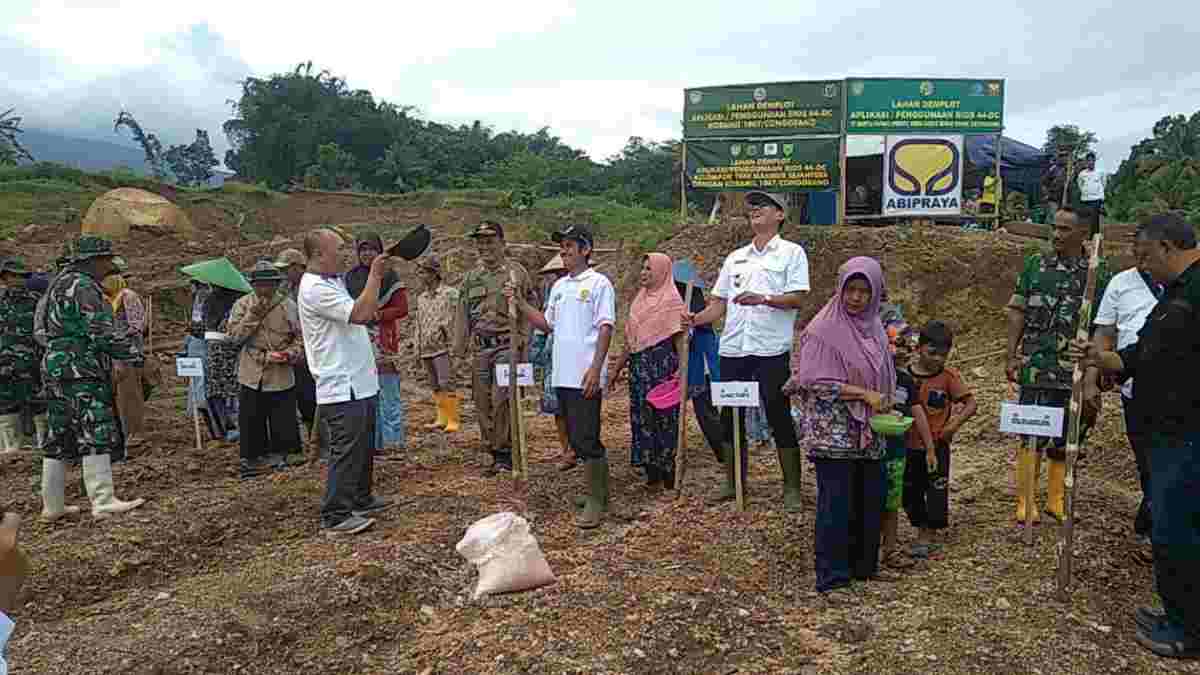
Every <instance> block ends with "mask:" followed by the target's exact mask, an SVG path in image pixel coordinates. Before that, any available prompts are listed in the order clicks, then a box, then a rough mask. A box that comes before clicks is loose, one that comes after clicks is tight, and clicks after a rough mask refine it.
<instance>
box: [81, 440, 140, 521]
mask: <svg viewBox="0 0 1200 675" xmlns="http://www.w3.org/2000/svg"><path fill="white" fill-rule="evenodd" d="M83 484H84V487H86V488H87V493H88V497H90V498H91V500H92V517H93V518H95V519H97V520H101V519H103V518H109V517H111V516H112V515H114V514H117V513H125V512H126V511H132V510H134V509H136V508H137V507H139V506H141V505H142V504H145V503H146V500H145V499H135V500H133V501H131V502H123V501H121V500H119V499H117V497H116V495H115V494H114V492H113V477H112V460H111V459H110V458H109V456H108V455H106V454H105V455H88V456H87V457H84V458H83Z"/></svg>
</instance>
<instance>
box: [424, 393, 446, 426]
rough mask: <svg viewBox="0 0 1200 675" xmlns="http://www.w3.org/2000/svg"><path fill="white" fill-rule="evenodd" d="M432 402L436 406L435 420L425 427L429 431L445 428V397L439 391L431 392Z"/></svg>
mask: <svg viewBox="0 0 1200 675" xmlns="http://www.w3.org/2000/svg"><path fill="white" fill-rule="evenodd" d="M433 402H434V404H435V405H436V406H437V419H436V420H434V421H433V422H431V423H429V424H426V425H425V428H426V429H430V430H432V429H441V428H442V427H444V426H446V395H445V394H443V393H442V392H440V391H435V392H433Z"/></svg>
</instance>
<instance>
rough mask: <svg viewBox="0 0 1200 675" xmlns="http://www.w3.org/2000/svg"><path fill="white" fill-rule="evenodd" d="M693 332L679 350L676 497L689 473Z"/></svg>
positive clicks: (687, 301) (688, 297)
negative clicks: (689, 375)
mask: <svg viewBox="0 0 1200 675" xmlns="http://www.w3.org/2000/svg"><path fill="white" fill-rule="evenodd" d="M688 266H689V267H691V268H692V275H691V276H690V277H689V278H688V283H687V290H686V291H684V294H683V311H685V312H690V311H692V291H694V290H695V286H696V269H695V267H693V266H692V263H691V261H690V260H689V261H688ZM691 341H692V332H691V331H684V332H683V344H682V345H681V346H680V348H679V429H678V434H679V435H678V437H677V441H676V443H675V495H676V496H682V495H683V477H684V474H685V473H687V402H688V365H689V363H690V361H691V359H689V358H688V356H689V354H690V353H691V352H690V349H691Z"/></svg>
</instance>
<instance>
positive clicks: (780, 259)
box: [712, 235, 809, 358]
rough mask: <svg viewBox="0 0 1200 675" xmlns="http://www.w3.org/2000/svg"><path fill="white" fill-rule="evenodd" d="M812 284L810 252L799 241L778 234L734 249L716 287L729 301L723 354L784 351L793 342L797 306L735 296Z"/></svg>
mask: <svg viewBox="0 0 1200 675" xmlns="http://www.w3.org/2000/svg"><path fill="white" fill-rule="evenodd" d="M808 290H809V285H808V255H807V254H806V253H805V252H804V248H803V247H802V246H800V245H799V244H796V243H793V242H790V241H787V240H786V239H783V238H782V237H780V236H779V235H775V237H774V238H772V239H771V241H769V242H767V245H766V247H765V248H764V249H762V250H761V251H760V250H758V249H757V248H755V246H754V242H750V244H748V245H746V246H743V247H742V248H739V249H738V250H736V251H734V252H733V253H730V254H729V257H727V258H725V263H724V264H723V265H721V274H720V276H718V277H717V283H716V285H715V286H714V287H713V290H712V294H713V295H714V296H715V297H718V298H721V299H722V300H725V302H726V304H725V329H724V330H722V331H721V349H720V354H721V356H726V357H732V358H739V357H743V356H778V355H780V354H783V353H784V352H787V351H789V350H790V349H791V348H792V335H793V333H794V332H795V328H796V314H797V312H796V310H794V309H774V308H771V307H767V306H766V305H756V306H753V307H750V306H747V305H739V304H736V303H734V302H733V299H734V298H736V297H737V296H739V295H741V294H742V293H757V294H759V295H783V294H784V293H795V292H797V291H808Z"/></svg>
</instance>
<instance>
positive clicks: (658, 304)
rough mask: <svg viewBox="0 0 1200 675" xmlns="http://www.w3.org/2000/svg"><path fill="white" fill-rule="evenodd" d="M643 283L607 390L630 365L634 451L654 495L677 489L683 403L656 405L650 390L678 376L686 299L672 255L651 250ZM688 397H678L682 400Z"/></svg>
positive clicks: (645, 262) (644, 264) (641, 282)
mask: <svg viewBox="0 0 1200 675" xmlns="http://www.w3.org/2000/svg"><path fill="white" fill-rule="evenodd" d="M639 282H640V284H641V286H640V288H639V289H638V292H637V296H636V297H635V298H634V299H633V305H632V306H631V307H630V309H629V318H628V320H626V322H625V350H624V351H623V352H622V353H621V356H620V357H619V358H617V367H616V369H615V370H614V371H613V372H612V373H611V376H610V378H609V381H608V386H609V391H610V392H611V391H612V387H613V386H614V385H615V384H616V382H617V380H618V378H619V377H620V375H621V373H622V372H623V371H624V370H625V365H626V364H628V365H629V426H630V432H631V437H632V446H633V447H632V451H633V452H634V453H637V454H640V455H642V457H643V459H644V461H645V464H644V466H645V468H646V486H647V489H648V490H650V492H651V493H652V494H653V493H655V492H657V491H661V490H674V489H675V450H676V447H675V446H676V444H677V443H678V438H679V406H678V405H677V406H673V407H670V408H664V409H658V408H657V407H656V406H655V405H653V404H652V403H651V402H650V399H649V396H648V395H649V394H650V392H651V390H653V389H654V388H655V387H657V386H658V385H660V384H663V383H664V382H667V381H669V380H671V378H673V377H674V378H676V379H678V377H679V353H680V351H682V349H683V330H682V329H681V328H680V327H679V322H677V321H675V317H677V316H679V314H680V313H681V312H683V310H684V306H683V298H681V297H679V291H677V290H675V283H674V281H673V279H672V277H671V258H670V257H669V256H667V255H666V254H663V253H650V254H647V255H646V257H645V258H643V261H642V273H641V275H640V277H639ZM684 402H686V399H683V400H681V401H680V404H682V403H684Z"/></svg>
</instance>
